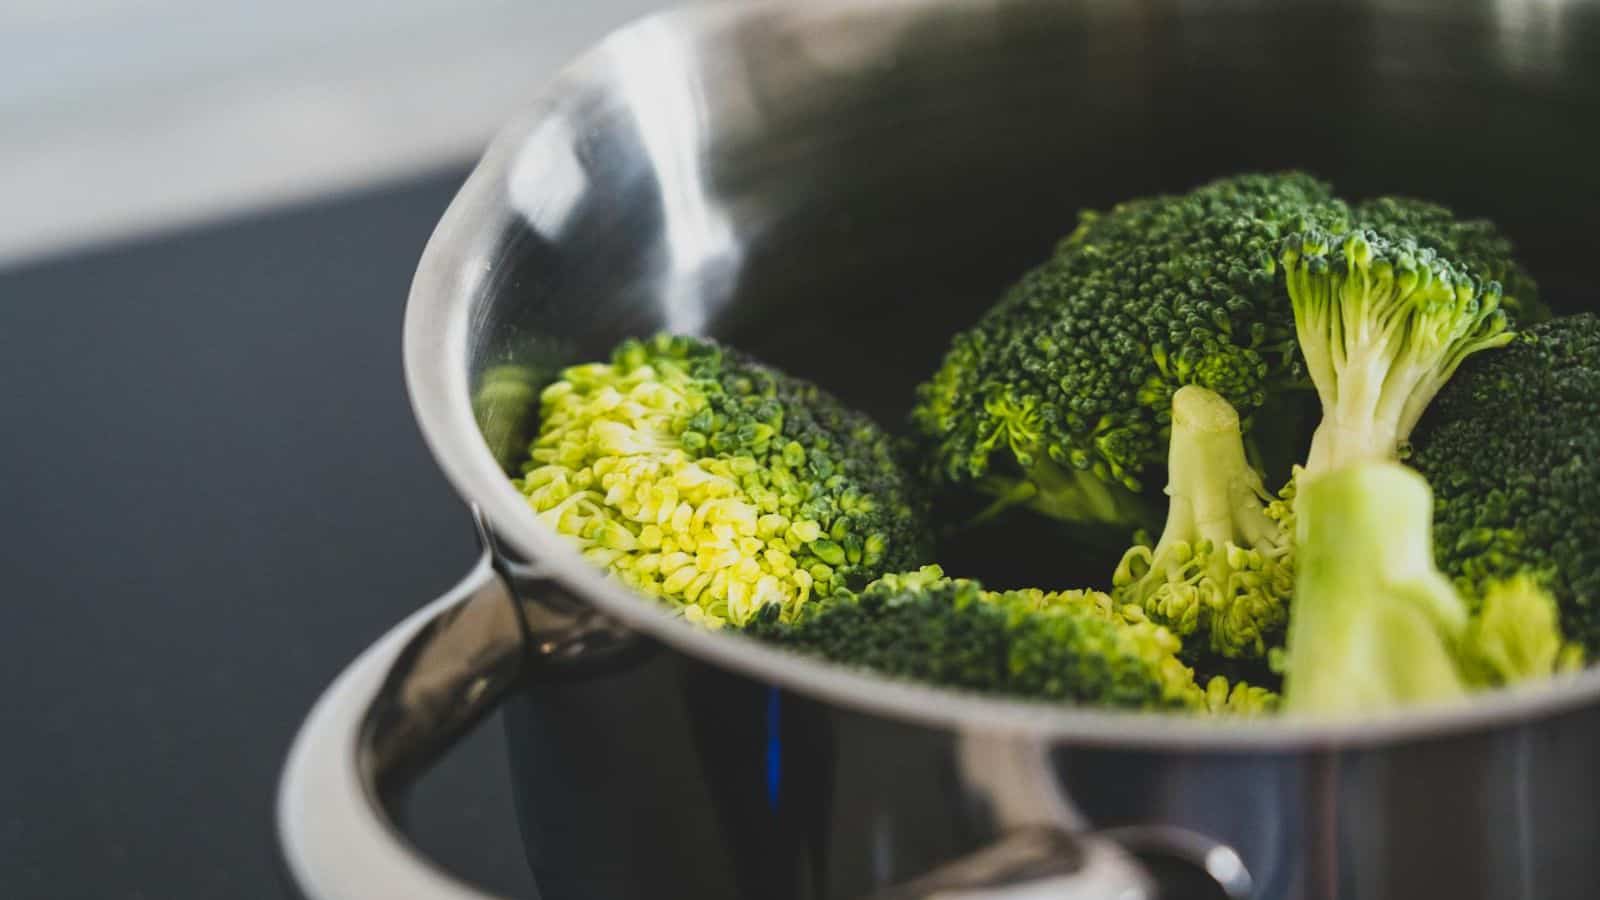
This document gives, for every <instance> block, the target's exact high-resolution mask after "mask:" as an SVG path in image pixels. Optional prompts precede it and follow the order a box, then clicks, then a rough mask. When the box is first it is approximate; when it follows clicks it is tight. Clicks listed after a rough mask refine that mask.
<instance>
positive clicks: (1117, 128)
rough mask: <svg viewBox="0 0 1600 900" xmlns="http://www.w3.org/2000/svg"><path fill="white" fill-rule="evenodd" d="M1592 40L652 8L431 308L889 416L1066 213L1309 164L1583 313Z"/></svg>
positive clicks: (1427, 29)
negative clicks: (1490, 224)
mask: <svg viewBox="0 0 1600 900" xmlns="http://www.w3.org/2000/svg"><path fill="white" fill-rule="evenodd" d="M1597 42H1600V14H1597V10H1596V7H1595V6H1593V5H1580V4H1559V3H1542V2H1533V0H1527V2H1522V0H1500V2H1487V0H1484V2H1461V3H1454V4H1446V3H1439V4H1432V5H1426V6H1413V5H1409V4H1402V3H1376V4H1374V3H1369V4H1363V5H1359V6H1352V5H1349V4H1340V5H1337V6H1336V5H1334V4H1316V3H1294V4H1269V3H1230V4H1215V5H1204V6H1202V5H1196V4H1166V3H1161V4H1149V3H1139V4H1132V3H1112V2H1083V3H1072V4H1056V3H1048V4H1047V3H1032V2H1015V0H1007V2H994V0H987V2H894V3H887V4H881V5H873V4H860V5H837V4H820V5H809V6H803V7H793V6H780V5H776V4H774V5H767V4H754V5H749V6H736V7H711V8H707V9H700V10H694V11H691V12H687V13H677V14H671V15H667V16H663V17H657V18H653V19H649V20H646V21H644V22H642V23H639V24H637V25H634V26H632V27H630V28H629V29H627V30H625V31H624V32H622V33H620V34H618V35H616V36H614V37H613V38H611V39H610V40H608V41H607V42H606V43H605V44H603V45H602V46H601V47H600V48H599V49H598V50H597V51H595V52H594V53H593V54H591V55H590V56H589V57H586V58H585V59H584V60H583V61H581V62H580V63H579V64H578V65H577V66H576V67H575V68H573V69H572V70H570V71H569V72H568V73H567V74H566V75H565V76H563V77H562V78H561V79H560V80H558V81H557V82H556V84H555V85H554V86H553V87H551V88H550V89H549V90H548V91H547V92H546V93H545V94H544V96H543V98H542V99H541V100H540V101H539V103H538V104H537V105H536V106H535V107H534V108H533V110H532V111H531V112H530V113H529V115H527V116H526V117H525V118H524V119H523V120H522V121H520V122H519V123H518V124H516V125H515V126H513V128H512V129H511V130H510V131H508V132H507V133H506V134H505V135H504V136H503V137H502V139H501V140H500V142H499V143H498V144H497V145H496V150H495V151H494V152H492V153H491V155H490V158H489V160H488V161H487V162H486V163H485V164H484V168H482V169H480V172H479V173H478V175H477V176H475V182H476V188H475V190H476V192H477V193H476V195H477V197H478V199H477V200H476V201H474V202H475V203H476V204H477V205H476V206H475V207H474V208H473V209H471V210H467V211H465V212H462V213H460V214H458V215H457V216H456V220H455V221H454V222H453V223H452V221H451V219H449V218H447V220H446V223H445V225H444V226H442V227H441V230H440V233H439V234H438V235H436V236H435V244H436V245H439V244H441V242H442V243H443V244H444V245H445V247H444V249H443V250H441V249H438V248H437V247H430V254H434V255H435V256H436V258H437V257H441V255H443V254H446V253H447V252H448V251H449V250H450V247H449V245H451V244H452V243H455V244H460V245H462V246H465V242H466V239H465V238H464V237H462V236H461V235H459V234H457V232H460V231H462V230H463V229H468V228H470V229H473V230H475V231H476V232H478V233H477V234H476V235H475V236H474V238H473V240H474V241H475V243H474V244H473V248H472V250H471V252H470V253H468V252H467V251H465V250H461V251H459V252H456V253H454V255H453V256H451V257H450V258H451V259H453V261H454V262H453V264H454V265H455V267H456V268H455V269H454V270H453V273H454V274H453V275H452V277H455V278H457V279H458V280H459V285H460V286H459V287H454V288H453V289H454V290H455V291H456V293H457V294H458V295H459V294H466V295H467V296H465V297H463V296H456V297H452V298H448V299H441V300H439V301H438V302H441V303H442V302H460V303H465V304H469V305H470V314H469V315H467V317H466V320H465V321H466V322H467V325H466V332H465V334H463V335H462V340H463V341H464V342H465V350H466V357H465V359H466V362H467V366H468V370H469V378H471V379H476V378H477V376H478V373H481V372H482V371H484V370H485V369H487V368H488V367H490V366H494V365H498V364H501V363H506V362H519V361H520V362H534V363H543V362H548V361H549V360H550V359H551V358H559V359H581V358H593V357H597V356H599V355H601V354H603V353H605V352H606V350H607V349H608V348H609V347H610V346H611V345H612V344H613V343H614V342H615V341H617V340H618V339H620V338H622V337H624V336H626V335H637V334H644V333H649V332H651V331H654V330H657V329H670V330H673V331H680V332H693V333H705V334H710V335H713V336H715V337H717V338H720V339H723V340H725V341H727V342H729V343H732V344H734V345H737V346H739V347H741V348H744V349H745V350H748V351H750V352H752V353H755V354H757V355H758V356H761V357H763V358H765V359H767V360H769V361H771V362H772V363H775V364H777V365H779V366H781V367H784V368H786V369H788V370H789V371H792V372H794V373H797V374H800V375H803V376H806V377H808V378H811V379H813V380H815V381H817V382H819V383H820V384H822V385H823V386H825V387H827V388H829V389H831V390H833V391H834V392H836V393H837V394H838V395H840V396H841V397H844V398H846V399H847V400H849V401H850V402H852V403H854V404H856V405H857V406H860V407H862V408H864V409H866V410H868V411H869V412H871V413H873V414H875V415H876V416H877V417H879V419H880V420H881V421H883V422H885V423H888V424H898V423H900V422H901V421H902V420H903V417H904V415H905V413H906V411H907V409H908V408H909V405H910V402H911V399H912V395H913V388H914V386H915V385H916V383H917V382H918V381H919V380H920V379H921V378H922V377H924V376H925V375H926V374H927V373H928V372H929V371H930V370H931V369H932V367H933V366H934V365H935V364H936V363H937V361H938V359H939V358H940V355H941V354H942V352H943V350H944V348H945V346H946V343H947V341H948V339H949V337H950V335H951V334H952V333H953V332H954V331H956V330H958V329H960V328H962V327H964V326H966V325H968V324H970V323H972V322H973V321H974V320H975V319H976V318H977V317H978V316H979V315H981V313H982V312H983V311H984V309H985V308H986V307H987V306H988V305H989V304H990V303H992V302H993V301H994V300H995V298H996V297H997V296H998V295H999V292H1000V291H1001V290H1003V289H1004V287H1005V286H1006V285H1007V284H1009V283H1010V282H1011V281H1012V280H1014V279H1015V278H1017V277H1018V275H1019V274H1021V273H1022V272H1023V271H1025V270H1026V269H1027V268H1028V267H1029V266H1030V265H1032V264H1034V263H1036V262H1038V261H1039V260H1041V259H1042V258H1043V257H1044V256H1045V255H1046V254H1047V253H1048V252H1049V250H1050V248H1051V246H1052V244H1053V243H1054V241H1056V240H1057V239H1058V238H1060V237H1061V236H1062V235H1063V234H1065V233H1066V232H1067V231H1068V230H1070V229H1071V227H1072V225H1073V223H1074V221H1075V215H1076V213H1077V211H1078V210H1079V209H1081V208H1103V207H1105V206H1108V205H1110V204H1113V203H1115V202H1117V201H1119V200H1121V199H1124V198H1128V197H1132V196H1135V195H1138V194H1142V193H1146V192H1152V191H1176V190H1183V189H1186V188H1188V187H1191V186H1193V185H1195V184H1197V183H1199V182H1201V181H1204V180H1206V179H1209V178H1212V177H1216V176H1220V175H1224V174H1230V173H1235V172H1239V171H1244V170H1270V169H1282V168H1300V169H1305V170H1308V171H1311V172H1313V173H1315V174H1317V175H1319V176H1321V177H1323V178H1326V179H1328V180H1330V181H1331V182H1333V184H1334V185H1335V187H1336V188H1337V189H1339V190H1340V191H1341V192H1342V193H1343V194H1345V195H1347V196H1350V197H1359V196H1363V195H1370V194H1376V193H1410V194H1415V195H1420V196H1425V197H1428V198H1431V199H1434V200H1437V201H1440V202H1443V203H1445V204H1448V205H1450V206H1452V207H1454V208H1456V209H1457V210H1458V211H1459V212H1461V213H1466V214H1472V215H1481V216H1487V217H1491V218H1493V219H1495V220H1497V221H1498V222H1500V223H1501V224H1502V225H1503V226H1504V227H1505V229H1507V231H1509V233H1510V234H1511V235H1512V236H1513V238H1514V240H1515V241H1516V243H1517V244H1518V245H1519V247H1520V248H1521V251H1522V254H1523V256H1524V258H1525V260H1526V262H1527V264H1528V265H1529V266H1530V267H1531V269H1532V270H1533V271H1534V273H1535V274H1536V275H1537V276H1538V278H1539V279H1540V281H1541V284H1542V286H1543V288H1544V291H1545V294H1546V297H1547V299H1549V300H1550V301H1551V302H1552V303H1553V304H1554V305H1555V306H1556V307H1557V308H1558V309H1561V310H1575V309H1580V308H1587V307H1590V306H1593V305H1594V298H1595V295H1594V294H1593V292H1592V289H1591V287H1590V285H1589V284H1588V279H1587V276H1586V275H1585V274H1584V272H1583V266H1584V265H1585V264H1587V262H1588V261H1589V260H1592V259H1595V258H1597V257H1600V230H1597V229H1595V228H1593V227H1589V226H1590V223H1591V222H1592V220H1593V212H1592V207H1593V202H1594V198H1596V197H1597V196H1600V167H1596V166H1595V165H1594V164H1593V160H1595V159H1597V158H1600V114H1597V113H1600V54H1595V53H1593V52H1586V51H1588V50H1589V49H1590V48H1593V47H1595V46H1600V43H1597ZM470 190H473V188H470V187H469V191H470ZM485 228H488V229H490V231H488V232H487V233H485V232H484V229H485ZM424 265H425V266H426V265H428V263H427V260H425V263H424ZM455 284H456V282H452V285H455ZM416 302H417V300H416V299H415V297H414V299H413V303H414V304H415V303H416ZM408 339H409V337H408ZM408 355H409V348H408ZM410 364H411V365H413V367H414V368H415V367H416V366H417V365H418V363H416V362H415V361H410ZM416 380H417V379H416V377H415V371H414V372H413V390H414V391H415V390H416V388H417V385H416V383H415V382H416ZM464 401H465V398H464V397H462V398H458V399H457V400H456V401H455V402H457V403H464ZM422 406H426V403H424V404H422ZM422 406H419V409H420V411H421V412H422V413H423V419H424V426H425V428H430V427H431V426H430V423H429V421H428V419H429V416H428V415H427V413H428V410H427V409H425V408H422ZM435 441H436V448H437V438H435ZM444 455H445V454H441V456H444ZM446 468H447V469H451V468H452V466H451V464H450V461H449V460H446ZM458 468H459V467H458ZM456 474H457V481H458V484H459V483H461V481H462V477H461V476H460V475H459V473H456ZM467 493H468V494H469V495H470V494H471V493H472V490H471V489H470V488H469V489H468V490H467ZM973 546H977V547H978V549H979V551H980V552H971V547H969V548H968V549H969V552H967V553H966V554H965V555H964V556H960V557H959V559H960V562H961V565H960V566H958V567H957V568H959V569H960V574H969V575H977V576H979V577H987V578H990V579H992V580H995V581H996V582H997V583H1005V582H1008V581H1009V582H1016V581H1026V580H1032V581H1035V582H1037V583H1055V584H1062V585H1065V584H1071V583H1091V582H1092V580H1093V579H1094V577H1095V576H1096V573H1097V572H1108V571H1109V570H1108V569H1097V568H1096V566H1098V565H1101V564H1103V560H1100V559H1097V558H1094V557H1093V556H1092V555H1090V554H1087V553H1083V554H1074V553H1073V552H1071V551H1063V549H1062V547H1063V545H1062V544H1061V542H1060V540H1059V538H1058V537H1055V536H1053V535H1052V533H1051V532H1050V531H1049V530H1047V529H1038V528H1022V529H1019V530H1016V531H1013V532H1009V533H1005V535H1004V538H1003V539H1002V540H996V541H991V542H990V543H988V544H978V545H973ZM999 548H1005V549H1004V551H1003V552H1002V551H1001V550H1000V549H999ZM1063 560H1066V562H1065V563H1063ZM1041 561H1042V562H1041ZM1102 577H1103V576H1102Z"/></svg>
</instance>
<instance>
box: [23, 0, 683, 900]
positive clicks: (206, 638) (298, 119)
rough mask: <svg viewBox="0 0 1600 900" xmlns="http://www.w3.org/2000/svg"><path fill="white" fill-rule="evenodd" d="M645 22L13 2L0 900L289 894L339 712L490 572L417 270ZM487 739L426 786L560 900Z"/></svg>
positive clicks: (476, 5) (410, 0)
mask: <svg viewBox="0 0 1600 900" xmlns="http://www.w3.org/2000/svg"><path fill="white" fill-rule="evenodd" d="M658 5H661V4H658V3H653V2H650V0H584V2H581V3H571V2H557V0H521V2H502V0H386V2H376V0H278V2H274V3H204V2H199V0H7V2H5V3H0V204H3V205H0V412H3V414H4V423H5V424H4V426H3V428H0V435H3V436H0V472H3V473H4V474H0V597H3V598H4V601H5V606H6V621H5V623H4V624H3V625H0V678H3V679H4V682H5V684H6V685H7V688H6V690H5V691H4V692H3V695H0V735H3V736H4V741H3V743H0V897H5V898H17V900H22V898H45V897H48V898H79V897H83V898H90V897H93V898H158V897H159V898H164V900H179V898H189V897H194V898H208V900H214V898H219V897H238V898H274V897H289V896H292V895H291V893H290V891H289V889H288V888H287V886H286V884H285V882H284V881H283V879H282V877H281V875H280V873H279V871H278V861H277V850H276V846H275V844H274V840H273V836H272V834H271V805H272V793H273V789H274V786H275V780H276V777H277V774H278V769H279V766H280V765H281V762H282V759H283V754H284V752H285V751H286V749H287V747H288V743H289V740H290V738H291V736H292V734H293V731H294V729H295V728H296V727H297V726H298V724H299V721H300V719H301V717H302V716H303V715H304V714H305V712H306V711H307V709H308V708H309V707H310V704H311V702H312V701H313V700H314V699H315V697H316V695H317V693H318V692H319V691H320V689H321V688H322V687H323V686H324V685H326V683H327V682H328V681H329V680H330V679H331V678H332V677H333V676H334V675H335V674H336V673H337V672H338V670H339V669H340V668H341V667H342V666H343V665H344V664H345V663H346V662H347V661H349V660H350V659H351V658H353V656H354V655H355V654H356V653H357V652H358V651H359V650H360V649H361V648H363V647H364V646H365V645H366V644H368V643H369V642H370V641H371V640H372V639H374V638H375V637H377V636H378V635H379V634H380V633H382V631H383V630H384V629H385V628H386V627H387V626H388V625H390V624H392V623H393V622H394V621H396V620H397V619H398V618H399V617H400V616H401V615H402V614H403V613H405V612H408V611H410V610H412V609H414V608H415V607H416V606H417V605H418V604H420V603H421V602H423V601H425V600H427V599H429V598H431V597H432V596H434V595H435V594H437V593H439V592H440V591H442V590H444V589H445V588H447V587H449V586H450V584H452V583H453V582H454V581H455V579H456V578H457V577H458V576H459V575H460V574H461V573H462V572H463V571H465V568H466V566H467V564H468V563H469V562H470V560H471V559H472V557H473V554H474V547H473V546H472V541H471V537H470V534H471V532H470V528H469V527H468V523H467V519H466V513H465V510H464V509H463V508H462V506H461V504H460V502H459V501H458V500H457V499H456V497H455V496H454V494H453V493H452V492H451V491H450V490H449V488H448V486H446V485H445V483H444V481H443V479H442V477H441V476H440V475H439V474H438V471H437V469H436V468H435V467H434V465H433V463H432V461H431V459H430V458H429V456H428V453H427V451H426V449H425V448H424V447H423V445H422V442H421V439H420V437H419V436H418V434H417V431H416V429H415V426H414V425H413V424H412V421H411V415H410V409H409V407H408V405H407V401H406V398H405V392H404V387H403V384H402V378H401V369H400V322H401V315H402V310H403V307H404V303H405V297H406V291H407V288H408V285H409V283H410V279H411V274H412V270H413V268H414V266H415V263H416V260H417V257H418V254H419V253H420V252H421V249H422V245H423V242H424V241H425V240H426V239H427V236H428V234H429V232H430V231H431V230H432V228H433V225H434V222H435V221H436V220H437V218H438V216H439V214H440V213H441V212H442V211H443V210H444V207H445V205H446V204H447V203H448V202H449V200H450V198H451V196H452V194H453V193H454V191H455V189H456V187H457V186H458V185H459V184H460V182H461V180H462V178H463V177H464V176H465V174H466V171H467V169H468V167H469V166H470V164H471V162H472V160H473V159H474V157H475V156H476V154H477V153H478V151H479V149H480V148H481V147H482V146H483V145H484V144H485V142H486V141H487V139H488V138H489V136H490V135H491V134H492V133H493V132H494V131H495V130H496V129H497V128H498V127H499V126H500V125H501V124H502V123H503V122H504V121H505V120H506V119H507V118H508V116H509V115H511V114H512V112H513V111H514V110H515V109H516V108H517V107H518V106H519V105H520V104H522V103H523V102H525V101H526V100H527V99H528V98H529V97H530V95H531V94H532V93H533V92H534V91H535V90H536V89H537V88H538V86H539V85H540V83H541V82H542V81H543V80H544V79H545V78H546V77H547V76H548V75H549V74H550V73H552V72H553V71H554V70H555V69H556V68H558V67H559V66H560V65H561V64H562V63H564V62H565V61H567V60H568V59H570V58H571V57H572V56H573V55H575V54H576V53H578V52H579V51H580V50H581V49H583V48H584V47H585V46H586V45H588V44H591V43H593V42H594V41H596V40H598V39H599V38H600V37H601V36H602V35H603V34H604V33H605V32H607V31H609V30H611V29H612V28H614V27H615V26H617V25H619V24H621V23H622V22H624V21H626V20H628V19H631V18H634V17H636V16H638V15H640V14H643V13H645V12H647V11H648V10H649V9H650V8H652V7H654V6H658ZM505 783H506V775H505V759H504V748H503V741H502V740H501V739H500V735H499V733H498V723H497V722H491V723H489V724H488V725H487V726H486V727H485V728H484V729H481V730H480V732H479V733H478V734H477V735H476V736H475V737H474V738H473V739H472V740H470V741H469V742H468V743H467V745H466V746H464V747H462V748H461V749H460V750H459V752H456V753H454V754H453V755H451V757H450V758H449V759H448V760H447V761H446V763H445V764H444V765H443V766H442V767H441V768H440V769H439V770H438V771H436V772H435V773H433V774H432V775H430V777H429V778H428V780H427V781H426V782H425V783H423V784H422V785H421V786H420V787H419V788H418V789H417V791H416V794H415V796H414V798H413V800H412V802H411V806H410V822H411V826H412V827H413V830H414V832H415V834H416V836H417V840H418V841H419V843H421V844H423V845H424V847H425V849H427V850H428V851H429V852H430V854H432V855H434V856H435V857H436V858H438V859H439V860H441V861H442V862H443V863H444V864H446V865H447V866H449V867H450V868H453V869H455V870H457V871H458V872H460V873H462V874H463V875H466V876H468V877H469V878H471V879H472V880H474V881H476V882H478V883H480V884H483V885H485V886H487V887H489V888H492V889H495V890H499V891H502V892H505V893H507V894H509V895H512V896H522V897H530V896H534V893H533V889H532V886H531V884H530V882H529V879H528V876H527V874H526V868H525V864H524V862H523V858H522V850H521V845H520V843H519V841H518V837H517V833H516V826H515V821H514V818H513V811H512V809H511V806H510V800H509V798H507V797H505V796H504V795H503V793H502V790H503V787H502V786H503V785H504V784H505Z"/></svg>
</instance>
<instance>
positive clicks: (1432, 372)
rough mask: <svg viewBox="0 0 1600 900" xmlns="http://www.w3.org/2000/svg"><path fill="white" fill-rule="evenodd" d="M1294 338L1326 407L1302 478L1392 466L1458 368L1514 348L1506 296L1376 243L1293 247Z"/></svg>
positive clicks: (1439, 264) (1413, 252)
mask: <svg viewBox="0 0 1600 900" xmlns="http://www.w3.org/2000/svg"><path fill="white" fill-rule="evenodd" d="M1282 261H1283V263H1284V269H1285V274H1286V284H1287V286H1288V292H1289V298H1290V301H1291V304H1292V306H1293V307H1294V320H1295V336H1296V339H1297V341H1298V343H1299V345H1300V349H1301V353H1302V355H1303V356H1304V359H1305V363H1306V371H1307V373H1308V374H1309V375H1310V376H1311V381H1312V383H1313V384H1314V385H1315V386H1316V389H1317V396H1318V398H1319V399H1320V400H1321V401H1322V415H1323V418H1322V423H1321V424H1320V425H1318V426H1317V430H1316V433H1315V434H1314V435H1313V436H1312V439H1311V450H1310V453H1309V454H1308V455H1307V458H1306V470H1307V472H1309V473H1311V474H1316V473H1319V472H1328V471H1331V470H1334V469H1337V468H1340V467H1342V466H1344V465H1347V464H1350V463H1353V462H1357V461H1360V460H1364V459H1395V458H1397V456H1398V454H1399V451H1400V447H1401V445H1402V444H1403V443H1404V442H1405V441H1406V440H1407V439H1408V438H1409V437H1410V435H1411V430H1412V428H1414V427H1415V426H1416V424H1417V420H1418V419H1420V418H1421V416H1422V413H1423V411H1424V410H1426V409H1427V407H1428V404H1429V403H1430V402H1431V401H1432V400H1433V397H1434V395H1435V394H1437V393H1438V392H1439V389H1440V388H1441V387H1443V386H1444V384H1445V382H1446V381H1448V380H1449V379H1450V376H1451V375H1452V374H1454V373H1455V370H1456V368H1457V367H1458V366H1459V365H1460V364H1461V361H1462V360H1463V359H1465V358H1466V357H1467V356H1469V355H1471V354H1472V353H1475V352H1477V351H1478V350H1482V349H1486V348H1489V347H1497V346H1501V345H1503V344H1505V343H1506V342H1507V341H1509V340H1510V339H1511V334H1510V332H1508V331H1506V323H1505V316H1504V314H1503V313H1501V312H1500V310H1499V304H1500V286H1499V285H1498V284H1497V283H1494V282H1490V283H1488V284H1486V285H1479V284H1477V283H1475V282H1474V281H1472V279H1470V278H1468V277H1467V276H1465V275H1463V274H1461V273H1460V272H1458V271H1456V270H1455V269H1454V268H1452V267H1451V265H1450V264H1449V263H1448V262H1446V261H1444V260H1441V259H1438V258H1436V257H1434V256H1433V255H1432V254H1430V253H1427V252H1424V251H1421V250H1418V249H1417V248H1416V247H1415V246H1414V245H1410V244H1403V243H1401V244H1397V243H1394V242H1391V241H1389V240H1388V239H1386V238H1384V237H1382V236H1380V235H1377V234H1370V233H1363V232H1354V233H1351V234H1347V235H1343V236H1340V237H1337V238H1334V237H1331V236H1328V235H1325V234H1321V233H1318V232H1308V233H1306V234H1302V235H1299V236H1296V237H1294V238H1291V239H1290V240H1289V241H1288V242H1287V244H1286V246H1285V249H1284V254H1283V258H1282Z"/></svg>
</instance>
